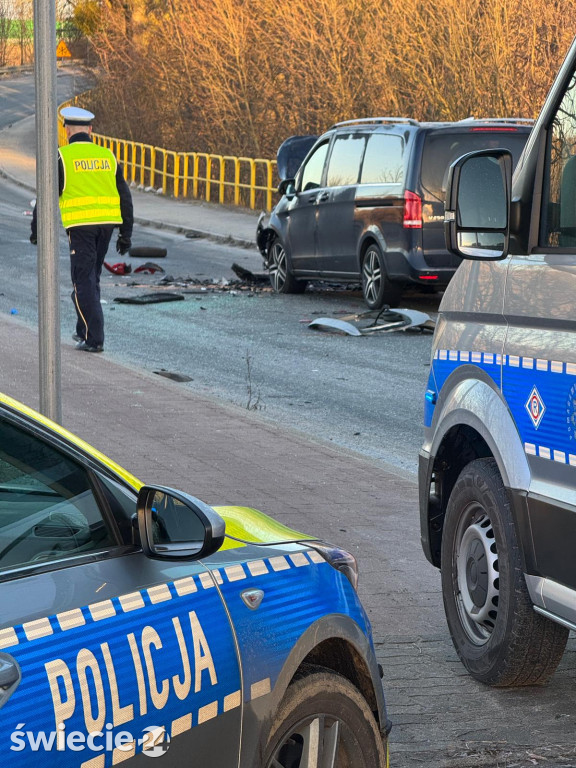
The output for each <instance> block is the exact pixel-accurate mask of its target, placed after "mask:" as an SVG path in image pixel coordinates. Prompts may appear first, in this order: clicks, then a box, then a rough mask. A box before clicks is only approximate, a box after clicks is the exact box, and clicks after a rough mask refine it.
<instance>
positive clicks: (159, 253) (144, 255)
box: [128, 245, 168, 259]
mask: <svg viewBox="0 0 576 768" xmlns="http://www.w3.org/2000/svg"><path fill="white" fill-rule="evenodd" d="M128 253H129V255H130V256H133V257H135V258H141V259H164V258H165V257H166V254H167V253H168V251H167V249H166V248H159V247H158V246H154V245H134V246H132V248H130V250H129V251H128Z"/></svg>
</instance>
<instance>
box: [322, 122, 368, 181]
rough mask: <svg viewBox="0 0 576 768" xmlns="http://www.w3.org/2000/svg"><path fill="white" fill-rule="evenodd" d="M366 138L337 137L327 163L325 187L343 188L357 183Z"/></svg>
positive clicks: (352, 136)
mask: <svg viewBox="0 0 576 768" xmlns="http://www.w3.org/2000/svg"><path fill="white" fill-rule="evenodd" d="M365 144H366V136H364V135H362V134H348V135H347V136H337V137H336V140H335V142H334V146H333V147H332V154H331V155H330V160H329V162H328V177H327V182H326V183H327V186H329V187H343V186H346V185H349V184H356V183H357V182H358V174H359V173H360V162H361V160H362V155H363V153H364V146H365Z"/></svg>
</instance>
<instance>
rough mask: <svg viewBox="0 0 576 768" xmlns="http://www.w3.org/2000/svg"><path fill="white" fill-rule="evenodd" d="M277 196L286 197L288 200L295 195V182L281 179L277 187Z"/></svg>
mask: <svg viewBox="0 0 576 768" xmlns="http://www.w3.org/2000/svg"><path fill="white" fill-rule="evenodd" d="M278 194H280V195H286V197H288V198H292V197H294V195H295V194H296V182H295V181H294V179H282V181H281V182H280V184H279V185H278Z"/></svg>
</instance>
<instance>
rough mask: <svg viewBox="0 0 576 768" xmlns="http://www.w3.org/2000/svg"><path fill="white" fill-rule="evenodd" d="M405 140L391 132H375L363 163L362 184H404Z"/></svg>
mask: <svg viewBox="0 0 576 768" xmlns="http://www.w3.org/2000/svg"><path fill="white" fill-rule="evenodd" d="M403 181H404V140H403V139H402V137H401V136H395V135H392V134H389V133H373V134H372V135H371V136H370V137H369V139H368V145H367V147H366V152H365V154H364V162H363V163H362V176H361V177H360V183H361V184H402V183H403Z"/></svg>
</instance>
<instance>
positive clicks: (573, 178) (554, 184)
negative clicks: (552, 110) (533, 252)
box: [540, 75, 576, 248]
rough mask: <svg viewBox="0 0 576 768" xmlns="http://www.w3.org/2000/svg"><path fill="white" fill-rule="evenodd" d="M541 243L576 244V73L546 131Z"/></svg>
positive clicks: (566, 245) (564, 245) (551, 245)
mask: <svg viewBox="0 0 576 768" xmlns="http://www.w3.org/2000/svg"><path fill="white" fill-rule="evenodd" d="M540 245H543V246H548V247H564V248H576V75H573V76H572V78H571V80H570V83H569V84H568V88H567V89H566V92H565V94H564V97H563V98H562V102H561V103H560V106H559V108H558V111H557V112H556V115H555V117H554V120H553V121H552V125H551V127H550V132H549V135H548V146H547V153H546V171H545V187H544V202H543V215H542V235H541V238H540Z"/></svg>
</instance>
